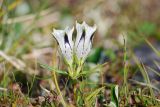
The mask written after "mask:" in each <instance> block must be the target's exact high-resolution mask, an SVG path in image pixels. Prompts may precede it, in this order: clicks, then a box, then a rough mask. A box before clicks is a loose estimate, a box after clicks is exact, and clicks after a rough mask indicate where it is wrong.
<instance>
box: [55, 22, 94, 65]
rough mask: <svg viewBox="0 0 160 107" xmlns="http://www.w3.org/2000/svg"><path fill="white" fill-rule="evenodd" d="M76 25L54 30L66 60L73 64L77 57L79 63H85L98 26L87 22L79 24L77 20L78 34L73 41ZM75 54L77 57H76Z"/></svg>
mask: <svg viewBox="0 0 160 107" xmlns="http://www.w3.org/2000/svg"><path fill="white" fill-rule="evenodd" d="M73 31H74V27H73V28H69V27H66V28H65V30H55V29H54V30H53V33H52V34H53V35H54V37H55V39H56V40H57V42H58V44H59V47H60V50H61V52H62V55H63V57H64V59H65V61H66V62H67V63H68V64H69V65H70V66H71V65H72V64H73V62H74V59H76V62H78V64H83V63H84V61H85V59H86V57H87V55H88V54H89V52H90V50H91V47H92V39H93V35H94V32H95V31H96V26H95V25H94V26H93V27H91V26H89V25H87V24H86V23H85V22H83V23H82V24H79V23H77V22H76V31H77V36H76V40H75V43H74V42H73V39H72V35H73ZM74 56H75V57H76V58H74Z"/></svg>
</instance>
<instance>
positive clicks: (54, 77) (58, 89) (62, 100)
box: [52, 72, 67, 107]
mask: <svg viewBox="0 0 160 107" xmlns="http://www.w3.org/2000/svg"><path fill="white" fill-rule="evenodd" d="M52 75H53V78H52V79H53V81H54V83H55V87H56V89H57V91H58V94H59V95H60V97H61V103H62V104H63V106H64V107H67V105H66V103H65V101H64V99H63V96H62V93H61V90H60V88H59V85H58V81H57V77H56V73H55V72H52Z"/></svg>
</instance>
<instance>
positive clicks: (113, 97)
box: [111, 85, 118, 107]
mask: <svg viewBox="0 0 160 107" xmlns="http://www.w3.org/2000/svg"><path fill="white" fill-rule="evenodd" d="M111 100H112V102H114V103H115V104H116V107H118V85H116V86H113V87H112V88H111Z"/></svg>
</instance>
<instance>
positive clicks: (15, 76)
mask: <svg viewBox="0 0 160 107" xmlns="http://www.w3.org/2000/svg"><path fill="white" fill-rule="evenodd" d="M76 21H78V22H82V21H86V22H87V23H88V24H89V25H94V24H96V25H97V28H98V29H97V32H96V34H95V37H94V41H93V49H92V52H91V53H90V55H89V57H88V59H87V65H88V66H89V67H92V66H94V65H95V64H102V63H104V62H109V64H108V65H107V66H105V68H104V74H103V77H104V78H103V79H104V80H105V81H106V82H107V83H116V84H122V83H123V69H124V58H123V56H124V50H125V48H124V47H125V46H126V54H127V58H126V59H125V61H126V62H127V66H129V67H128V72H129V74H128V79H129V80H131V81H130V82H131V85H133V83H135V81H133V80H136V81H142V82H143V78H142V75H141V73H140V72H139V71H140V70H139V68H138V66H137V60H136V59H138V61H139V62H140V63H143V64H144V65H145V67H146V69H147V72H148V74H149V77H150V79H151V81H153V82H154V83H155V85H156V86H157V87H159V86H160V85H159V80H160V78H159V77H158V76H157V75H156V74H155V72H152V71H153V70H154V71H156V72H159V73H160V2H159V0H0V86H1V87H8V86H9V85H11V84H13V83H15V82H17V83H19V84H20V86H21V88H22V92H24V93H26V92H28V91H27V90H28V89H27V88H26V87H27V86H28V84H29V85H30V84H31V83H32V78H33V75H37V76H38V77H44V76H46V75H49V74H50V72H48V71H46V70H44V69H42V68H41V67H40V66H39V64H38V63H39V62H40V63H45V64H48V65H53V62H54V60H56V62H57V63H58V65H60V68H61V69H65V67H64V65H63V63H62V62H63V61H62V60H61V59H60V61H59V60H58V59H55V57H54V55H55V53H57V44H56V41H55V40H54V38H53V35H52V34H51V33H52V30H53V28H57V29H64V28H65V27H66V26H70V27H72V26H75V22H76ZM124 41H125V43H126V45H124ZM57 55H58V54H57ZM135 60H136V61H135ZM96 78H97V77H96V76H95V75H94V76H93V77H91V79H92V80H93V81H96ZM136 83H137V82H136ZM39 84H42V85H43V86H44V87H50V88H51V89H53V87H54V86H52V83H51V82H50V80H39V79H37V80H36V79H35V81H34V85H33V87H35V88H33V89H37V90H36V92H35V93H34V91H35V90H34V91H32V92H33V93H32V96H35V95H38V94H37V93H40V88H39ZM48 84H50V86H48ZM159 88H160V87H159Z"/></svg>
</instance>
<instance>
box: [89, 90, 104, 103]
mask: <svg viewBox="0 0 160 107" xmlns="http://www.w3.org/2000/svg"><path fill="white" fill-rule="evenodd" d="M102 89H104V87H101V88H98V89H96V90H94V91H93V92H91V93H90V94H89V95H88V96H87V97H86V102H87V103H88V104H89V105H92V104H93V103H94V102H95V100H96V97H97V95H98V93H99V92H100V91H101V90H102Z"/></svg>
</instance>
